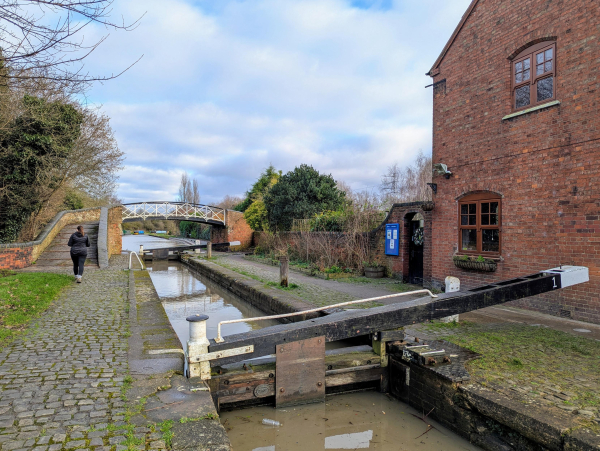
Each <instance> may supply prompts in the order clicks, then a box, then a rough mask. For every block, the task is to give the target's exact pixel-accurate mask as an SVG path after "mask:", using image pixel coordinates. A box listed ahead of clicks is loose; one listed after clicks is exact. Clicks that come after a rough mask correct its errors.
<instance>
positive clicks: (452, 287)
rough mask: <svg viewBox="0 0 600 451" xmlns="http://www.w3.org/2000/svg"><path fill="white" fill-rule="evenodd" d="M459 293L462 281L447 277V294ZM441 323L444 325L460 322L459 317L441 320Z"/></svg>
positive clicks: (453, 316) (454, 316)
mask: <svg viewBox="0 0 600 451" xmlns="http://www.w3.org/2000/svg"><path fill="white" fill-rule="evenodd" d="M457 291H460V280H459V279H458V277H452V276H448V277H446V293H455V292H457ZM440 321H441V322H443V323H452V322H454V321H456V322H458V315H452V316H447V317H445V318H442V319H440Z"/></svg>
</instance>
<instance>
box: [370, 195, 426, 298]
mask: <svg viewBox="0 0 600 451" xmlns="http://www.w3.org/2000/svg"><path fill="white" fill-rule="evenodd" d="M421 205H422V202H412V203H406V204H394V205H393V207H392V209H391V210H390V212H389V214H388V216H387V218H385V220H384V222H383V224H382V225H380V226H379V227H378V228H377V229H375V230H374V231H373V232H371V253H372V255H373V256H375V257H378V258H379V259H383V260H384V261H385V262H386V263H387V267H388V268H389V270H390V272H391V273H392V275H394V276H396V277H400V278H402V279H403V280H405V281H407V280H408V272H409V244H410V240H411V239H412V236H411V233H410V221H411V220H412V218H413V216H414V215H415V214H417V213H421V214H422V215H423V217H424V219H425V227H424V229H423V238H424V241H423V286H425V287H430V286H431V275H432V274H431V255H432V254H431V251H432V245H431V237H432V235H431V226H432V224H431V219H432V212H431V211H423V209H422V208H421ZM386 224H400V244H399V246H400V252H399V255H398V256H394V255H385V226H386Z"/></svg>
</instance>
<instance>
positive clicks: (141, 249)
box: [140, 244, 144, 257]
mask: <svg viewBox="0 0 600 451" xmlns="http://www.w3.org/2000/svg"><path fill="white" fill-rule="evenodd" d="M143 256H144V245H143V244H140V257H143Z"/></svg>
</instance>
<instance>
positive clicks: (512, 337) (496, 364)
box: [424, 322, 600, 412]
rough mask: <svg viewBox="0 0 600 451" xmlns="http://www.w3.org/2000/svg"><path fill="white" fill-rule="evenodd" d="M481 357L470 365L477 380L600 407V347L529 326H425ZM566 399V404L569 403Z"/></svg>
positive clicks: (582, 406)
mask: <svg viewBox="0 0 600 451" xmlns="http://www.w3.org/2000/svg"><path fill="white" fill-rule="evenodd" d="M424 329H425V331H427V332H429V333H433V334H435V335H436V336H437V337H438V338H443V339H445V340H448V341H450V342H452V343H455V344H458V345H460V346H462V347H464V348H467V349H470V350H472V351H474V352H477V353H478V354H481V356H482V357H481V358H480V359H477V360H473V361H471V362H469V363H468V364H467V369H468V370H469V372H470V373H471V375H472V377H473V380H474V381H475V382H478V383H480V384H482V385H492V386H493V385H503V386H508V387H512V388H515V389H517V391H519V390H521V393H522V394H523V395H524V396H525V398H524V399H529V400H531V399H536V398H538V399H539V398H545V399H546V400H552V401H553V402H554V404H556V405H561V404H562V405H565V406H571V405H572V406H576V407H577V408H578V409H579V410H586V409H589V410H592V411H596V412H597V411H598V409H599V408H600V390H599V388H600V371H599V368H600V342H598V341H596V340H591V339H587V338H583V337H578V336H574V335H571V334H567V333H564V332H561V331H557V330H554V329H549V328H546V327H537V326H530V325H523V324H493V325H490V324H472V323H440V322H435V323H431V324H428V325H427V326H425V327H424ZM563 398H564V399H563Z"/></svg>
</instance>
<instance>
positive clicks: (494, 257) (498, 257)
mask: <svg viewBox="0 0 600 451" xmlns="http://www.w3.org/2000/svg"><path fill="white" fill-rule="evenodd" d="M480 255H481V256H482V257H483V258H485V259H486V260H494V261H495V262H496V263H498V262H503V261H504V258H502V256H501V255H498V254H496V255H485V254H483V253H481V252H479V253H477V252H470V253H469V252H456V253H455V254H454V255H453V257H471V258H477V257H479V256H480Z"/></svg>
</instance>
